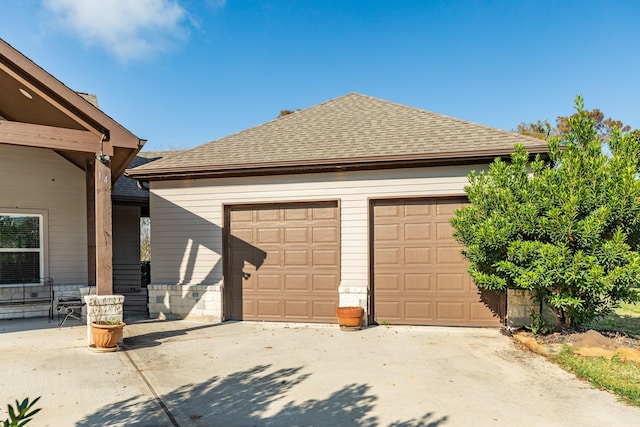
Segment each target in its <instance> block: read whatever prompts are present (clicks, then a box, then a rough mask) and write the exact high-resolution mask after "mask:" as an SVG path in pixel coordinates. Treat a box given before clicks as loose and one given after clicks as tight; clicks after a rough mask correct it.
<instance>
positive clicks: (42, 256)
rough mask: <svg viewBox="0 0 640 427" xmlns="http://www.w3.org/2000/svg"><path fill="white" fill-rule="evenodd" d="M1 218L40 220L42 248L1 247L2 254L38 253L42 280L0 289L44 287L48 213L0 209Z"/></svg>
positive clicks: (3, 285)
mask: <svg viewBox="0 0 640 427" xmlns="http://www.w3.org/2000/svg"><path fill="white" fill-rule="evenodd" d="M0 216H13V217H37V218H39V220H38V229H39V230H38V233H39V236H40V245H39V246H40V247H39V248H2V247H0V252H5V253H7V252H37V253H39V254H40V257H39V261H40V280H39V281H38V282H34V283H2V284H0V287H11V286H21V285H44V281H43V280H42V279H43V278H44V277H47V275H48V274H47V272H46V271H45V268H46V263H45V247H46V241H47V239H46V235H45V232H46V228H45V221H46V219H47V218H46V213H45V212H33V211H26V210H25V211H22V210H14V209H1V208H0Z"/></svg>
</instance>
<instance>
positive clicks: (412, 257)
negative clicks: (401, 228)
mask: <svg viewBox="0 0 640 427" xmlns="http://www.w3.org/2000/svg"><path fill="white" fill-rule="evenodd" d="M430 262H431V248H405V250H404V265H405V266H416V265H418V266H421V265H425V264H428V263H430Z"/></svg>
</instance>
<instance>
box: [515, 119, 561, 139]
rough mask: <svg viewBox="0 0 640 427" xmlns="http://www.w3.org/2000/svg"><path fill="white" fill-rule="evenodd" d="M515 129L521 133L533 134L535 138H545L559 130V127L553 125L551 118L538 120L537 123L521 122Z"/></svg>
mask: <svg viewBox="0 0 640 427" xmlns="http://www.w3.org/2000/svg"><path fill="white" fill-rule="evenodd" d="M515 131H516V132H518V133H519V134H521V135H527V136H533V137H534V138H538V139H545V140H546V139H547V138H549V137H550V136H552V135H555V134H557V132H558V130H557V128H555V127H553V126H551V123H549V120H544V121H542V120H538V121H537V122H535V123H534V122H531V123H520V124H519V125H518V127H517V128H516V129H515Z"/></svg>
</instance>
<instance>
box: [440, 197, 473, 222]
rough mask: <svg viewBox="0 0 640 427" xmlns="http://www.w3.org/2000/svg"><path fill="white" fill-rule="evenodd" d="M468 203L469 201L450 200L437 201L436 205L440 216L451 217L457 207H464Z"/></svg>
mask: <svg viewBox="0 0 640 427" xmlns="http://www.w3.org/2000/svg"><path fill="white" fill-rule="evenodd" d="M466 205H467V203H464V202H455V201H453V200H448V201H447V202H446V203H437V204H436V205H435V207H436V212H437V215H438V216H444V217H447V218H451V217H452V216H453V215H454V213H455V210H456V209H460V208H463V207H464V206H466Z"/></svg>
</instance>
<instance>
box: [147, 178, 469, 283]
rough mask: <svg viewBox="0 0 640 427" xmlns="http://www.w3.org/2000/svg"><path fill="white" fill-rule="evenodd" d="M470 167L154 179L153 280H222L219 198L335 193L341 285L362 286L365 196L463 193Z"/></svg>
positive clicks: (329, 196) (223, 201)
mask: <svg viewBox="0 0 640 427" xmlns="http://www.w3.org/2000/svg"><path fill="white" fill-rule="evenodd" d="M471 169H477V167H475V168H472V167H462V166H456V167H437V168H419V169H401V170H385V171H363V172H348V173H327V174H312V175H304V174H303V175H291V176H272V177H255V178H244V179H243V178H228V179H216V180H212V179H202V180H185V181H164V182H153V183H152V191H151V220H152V223H153V227H152V236H151V241H152V244H151V248H152V249H151V250H152V259H153V268H152V282H153V283H155V284H158V285H163V284H177V283H182V284H191V285H193V284H198V283H202V284H205V285H210V284H219V283H220V281H221V280H222V261H221V251H222V235H223V233H222V227H223V206H224V205H232V204H240V203H268V202H286V201H292V202H293V201H313V200H316V201H322V200H339V201H340V210H341V230H342V232H341V275H342V277H341V284H342V286H348V287H362V288H366V287H367V286H368V277H369V269H368V264H369V262H368V256H369V255H368V254H369V252H368V250H369V249H368V245H369V241H368V238H369V225H368V215H369V212H368V211H369V199H371V198H388V197H404V196H437V195H464V186H465V185H466V184H467V178H466V177H467V175H468V173H469V172H470V170H471Z"/></svg>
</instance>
